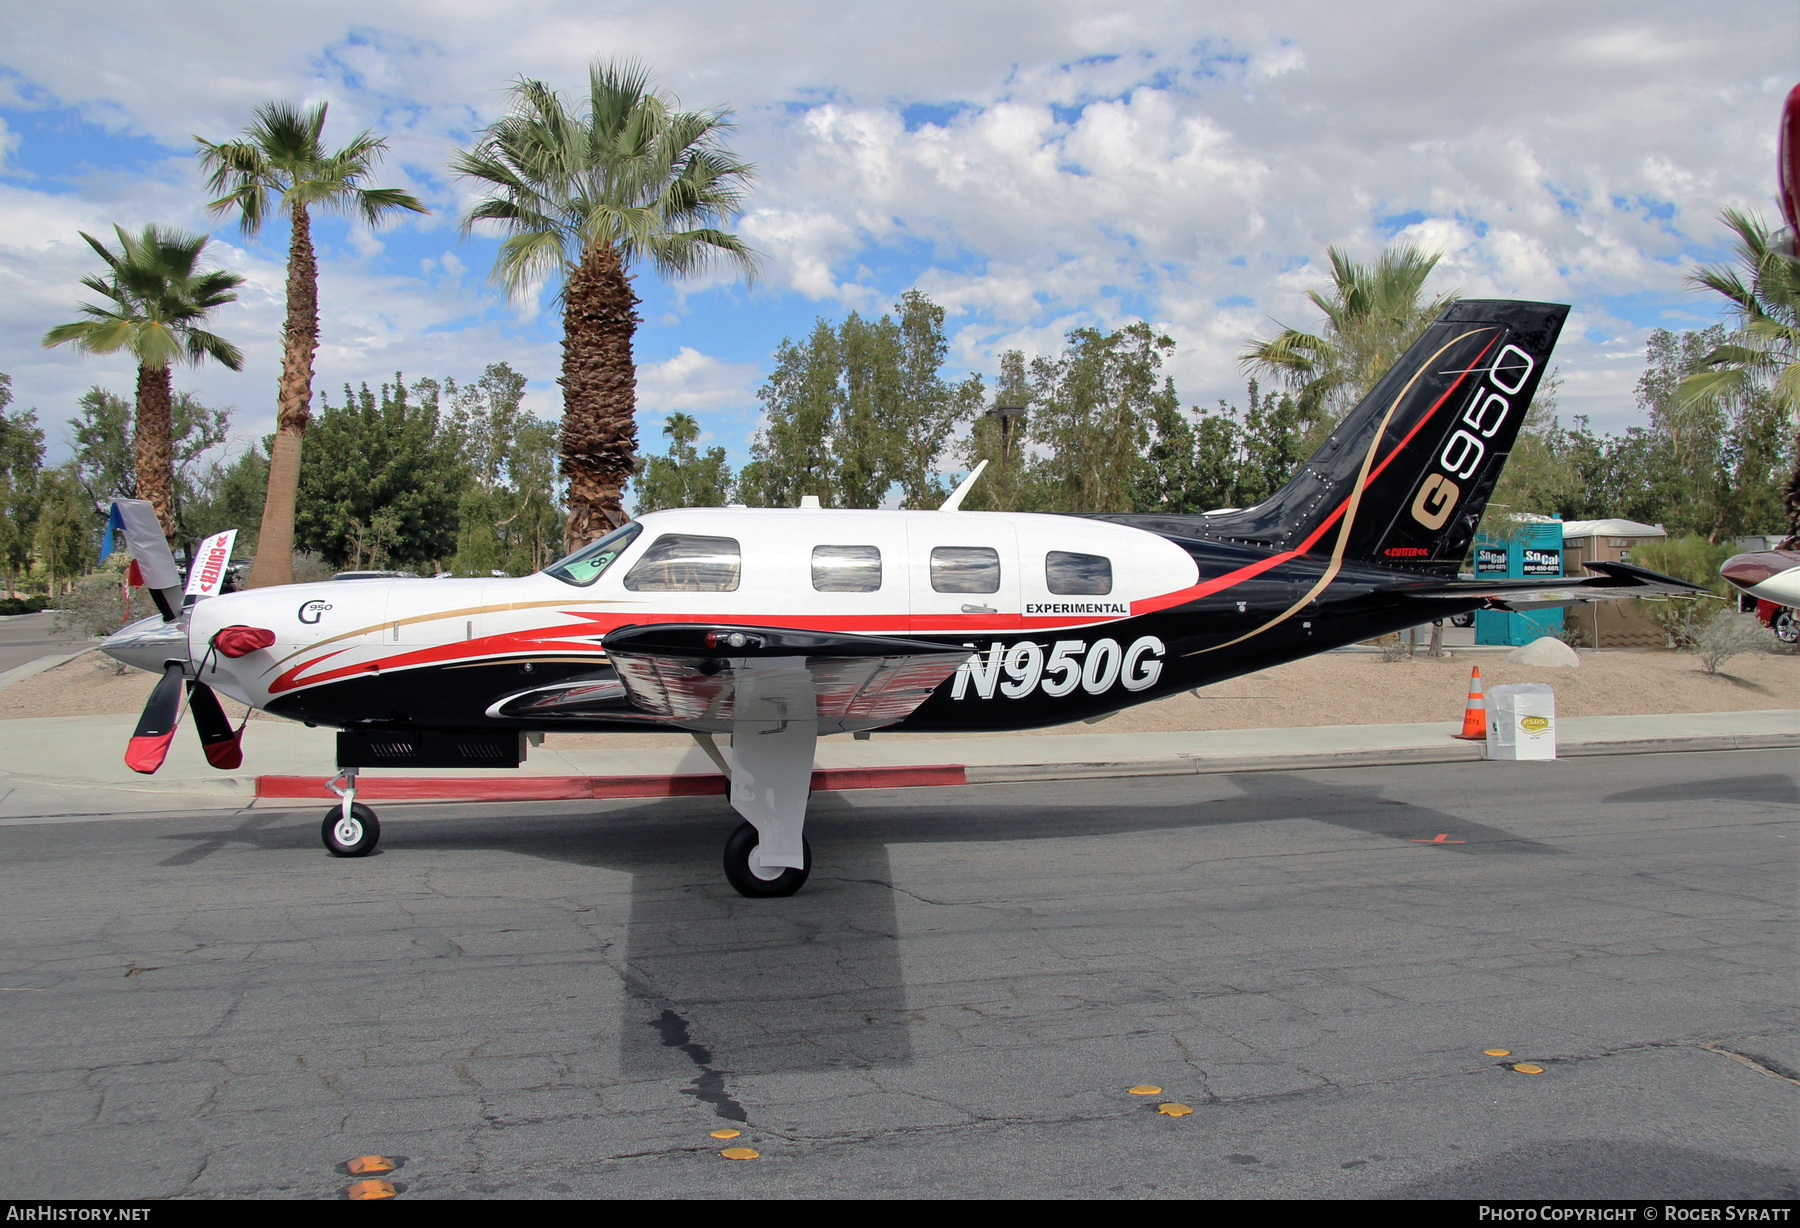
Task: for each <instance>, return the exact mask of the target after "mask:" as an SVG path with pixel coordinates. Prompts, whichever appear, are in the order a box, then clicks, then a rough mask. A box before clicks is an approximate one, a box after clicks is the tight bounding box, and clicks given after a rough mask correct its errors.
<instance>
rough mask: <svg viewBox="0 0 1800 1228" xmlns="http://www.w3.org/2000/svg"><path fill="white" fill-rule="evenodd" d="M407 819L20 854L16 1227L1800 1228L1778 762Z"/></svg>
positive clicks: (69, 831) (46, 828)
mask: <svg viewBox="0 0 1800 1228" xmlns="http://www.w3.org/2000/svg"><path fill="white" fill-rule="evenodd" d="M110 753H111V752H110V751H108V754H110ZM382 815H383V819H384V826H385V832H384V835H383V840H382V844H381V847H380V849H379V851H378V853H377V854H376V855H375V856H372V857H369V858H366V859H362V860H354V861H340V860H333V859H332V858H330V857H329V856H328V855H327V854H326V853H325V851H324V850H323V848H322V847H321V846H320V842H319V825H320V820H321V817H322V807H319V806H316V805H315V806H309V807H307V808H305V809H303V810H295V811H272V810H264V809H260V808H259V809H256V810H254V811H249V810H246V811H241V812H236V813H233V812H230V811H224V810H211V811H193V812H189V813H182V814H174V815H154V814H145V815H138V816H134V817H131V818H128V819H115V818H108V817H96V816H86V817H82V818H63V819H56V818H45V819H42V820H14V821H13V822H12V823H11V824H10V825H8V826H6V827H5V828H4V829H0V867H3V869H0V873H3V875H4V879H3V881H4V882H5V883H6V889H5V893H4V896H3V897H0V898H3V899H4V916H5V919H6V924H5V925H4V927H0V1011H4V1012H5V1017H4V1024H3V1026H4V1035H5V1037H6V1044H5V1045H4V1046H0V1194H3V1195H4V1196H6V1197H12V1198H21V1197H24V1198H30V1197H55V1196H64V1197H75V1196H115V1197H147V1196H184V1195H185V1196H196V1197H209V1196H230V1195H265V1196H280V1197H313V1198H324V1197H334V1196H338V1195H339V1192H340V1191H341V1190H343V1189H344V1187H345V1186H346V1185H347V1184H348V1183H349V1181H350V1180H351V1178H350V1177H348V1176H347V1175H346V1174H345V1173H344V1171H343V1170H342V1168H341V1165H342V1164H343V1162H344V1161H346V1160H348V1159H350V1158H351V1157H354V1156H359V1155H363V1154H365V1153H382V1154H386V1155H390V1156H396V1157H400V1158H402V1159H403V1160H404V1163H403V1165H402V1167H401V1168H400V1170H399V1171H398V1172H397V1173H395V1174H394V1180H395V1181H396V1182H397V1183H398V1184H399V1185H400V1186H401V1187H402V1194H401V1197H402V1198H403V1199H407V1200H412V1199H417V1198H428V1197H433V1196H456V1195H461V1196H468V1195H490V1196H513V1197H517V1196H568V1195H595V1196H609V1197H610V1196H675V1195H678V1196H718V1197H745V1196H750V1197H769V1196H782V1195H800V1196H833V1195H844V1196H853V1195H866V1196H937V1195H958V1196H1092V1197H1119V1198H1134V1197H1174V1196H1226V1197H1230V1196H1252V1195H1270V1196H1281V1195H1296V1196H1319V1197H1362V1196H1371V1197H1380V1196H1389V1197H1394V1196H1398V1197H1406V1196H1438V1195H1451V1196H1490V1197H1530V1198H1558V1197H1594V1198H1612V1197H1628V1198H1664V1197H1732V1196H1761V1197H1784V1198H1794V1197H1796V1196H1797V1195H1800V1175H1797V1173H1796V1169H1797V1168H1800V1164H1797V1162H1796V1155H1797V1154H1800V1147H1797V1145H1796V1144H1797V1143H1800V1083H1796V1081H1795V1080H1796V1079H1797V1078H1800V1037H1797V1036H1796V1022H1795V1005H1796V996H1797V993H1800V991H1797V988H1796V987H1797V985H1800V979H1797V978H1796V967H1795V964H1796V952H1795V946H1794V942H1793V933H1794V929H1793V926H1794V919H1795V903H1796V899H1795V895H1796V882H1797V881H1800V879H1797V877H1796V873H1795V871H1796V865H1795V860H1796V859H1795V855H1794V854H1795V844H1796V842H1800V831H1797V829H1800V824H1797V823H1796V818H1797V817H1800V764H1797V763H1796V756H1795V754H1794V752H1793V751H1792V750H1761V751H1733V752H1704V753H1689V754H1638V755H1625V756H1601V757H1589V758H1576V759H1568V760H1563V761H1560V762H1555V763H1535V764H1533V763H1526V764H1519V763H1499V762H1462V763H1443V764H1425V765H1416V766H1385V767H1360V768H1340V769H1334V770H1312V771H1262V772H1246V773H1238V774H1233V773H1230V772H1224V773H1215V774H1206V775H1193V774H1190V775H1181V776H1146V777H1135V778H1127V779H1107V780H1066V781H1055V782H1042V783H1010V784H1005V785H983V786H967V787H963V788H942V789H930V790H911V791H900V790H890V791H868V792H863V793H834V794H829V795H821V796H819V797H817V798H815V802H814V809H813V817H812V819H811V821H810V822H809V836H810V839H811V842H812V845H813V849H814V857H815V863H814V870H813V874H812V879H811V881H810V882H809V883H808V885H807V887H806V888H805V890H804V891H803V892H802V893H801V894H800V895H798V896H795V897H792V898H790V899H785V900H765V901H750V900H745V899H742V898H740V897H739V896H737V895H736V894H735V893H734V892H732V891H731V889H730V888H729V887H728V886H727V885H726V884H725V882H724V880H723V877H722V875H721V872H720V864H719V857H720V848H721V845H722V843H723V840H724V838H725V835H726V834H727V832H728V831H729V830H730V829H731V827H732V825H733V823H734V821H735V820H734V819H733V818H732V817H731V816H730V814H729V812H728V811H727V810H726V808H725V805H724V803H723V800H722V799H718V798H698V799H668V800H656V801H629V802H625V801H618V802H591V803H583V804H579V805H577V804H571V803H539V804H515V805H509V806H502V807H496V806H492V805H488V806H474V805H430V806H411V807H392V808H387V809H384V810H383V811H382ZM1488 1049H1504V1050H1509V1051H1510V1052H1509V1053H1507V1054H1505V1055H1498V1056H1490V1055H1488V1054H1486V1053H1484V1050H1488ZM1521 1062H1528V1063H1532V1064H1534V1065H1536V1066H1539V1067H1541V1068H1542V1073H1541V1074H1529V1073H1522V1072H1520V1071H1518V1070H1515V1069H1513V1065H1514V1064H1516V1063H1521ZM1134 1086H1155V1087H1158V1088H1160V1089H1161V1090H1160V1092H1157V1093H1154V1094H1148V1095H1133V1094H1131V1093H1130V1092H1129V1091H1128V1090H1127V1089H1129V1088H1132V1087H1134ZM1172 1103H1179V1104H1185V1105H1188V1106H1191V1108H1192V1110H1193V1111H1192V1112H1191V1113H1189V1114H1186V1115H1181V1116H1169V1115H1164V1114H1161V1113H1159V1112H1158V1111H1157V1110H1158V1106H1160V1105H1164V1104H1172ZM723 1129H736V1130H738V1131H740V1132H741V1134H740V1136H739V1137H738V1138H736V1139H732V1140H729V1142H724V1141H719V1140H716V1139H714V1138H713V1137H712V1136H711V1132H712V1131H716V1130H723ZM732 1143H736V1144H740V1145H748V1146H749V1147H750V1148H751V1149H753V1150H755V1151H756V1152H758V1153H759V1155H758V1157H757V1158H755V1159H751V1160H744V1161H732V1160H728V1159H724V1158H722V1157H721V1156H720V1154H719V1152H720V1150H721V1149H722V1148H724V1147H726V1146H728V1145H730V1144H732Z"/></svg>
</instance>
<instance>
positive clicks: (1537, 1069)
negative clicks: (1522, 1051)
mask: <svg viewBox="0 0 1800 1228" xmlns="http://www.w3.org/2000/svg"><path fill="white" fill-rule="evenodd" d="M1513 1069H1514V1070H1516V1071H1518V1072H1519V1073H1520V1074H1543V1073H1544V1068H1543V1067H1542V1066H1534V1065H1532V1064H1531V1063H1530V1062H1518V1063H1515V1064H1514V1066H1513Z"/></svg>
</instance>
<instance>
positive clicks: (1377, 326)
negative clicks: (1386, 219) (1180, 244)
mask: <svg viewBox="0 0 1800 1228" xmlns="http://www.w3.org/2000/svg"><path fill="white" fill-rule="evenodd" d="M1327 253H1328V254H1329V255H1330V257H1331V291H1330V293H1329V294H1320V293H1319V292H1318V291H1317V290H1309V291H1307V297H1308V298H1310V299H1311V300H1312V301H1313V304H1314V305H1315V306H1316V307H1318V309H1319V310H1320V311H1322V312H1324V313H1325V328H1324V331H1323V333H1322V334H1315V333H1303V332H1301V331H1300V330H1298V329H1295V328H1284V329H1282V331H1281V332H1280V333H1279V334H1277V335H1276V336H1275V337H1273V338H1271V339H1270V340H1268V341H1257V340H1254V339H1253V340H1252V341H1251V342H1250V348H1249V349H1247V350H1245V351H1244V352H1243V353H1242V354H1239V355H1238V362H1239V364H1240V365H1241V366H1242V367H1243V368H1244V369H1245V370H1246V371H1250V372H1252V373H1256V374H1263V375H1268V376H1271V377H1273V378H1275V379H1278V380H1280V381H1281V382H1282V383H1284V384H1286V385H1287V386H1288V387H1289V388H1290V389H1292V390H1293V392H1294V394H1295V400H1296V401H1297V402H1298V404H1299V407H1300V409H1301V411H1302V413H1303V414H1304V415H1305V416H1306V417H1307V418H1322V419H1323V420H1324V423H1325V425H1327V426H1330V425H1335V424H1336V423H1337V420H1338V419H1340V418H1342V417H1343V416H1344V414H1346V413H1347V412H1349V410H1350V409H1351V407H1353V406H1354V405H1355V404H1356V403H1357V402H1358V401H1360V400H1361V399H1362V398H1363V397H1364V396H1366V395H1367V394H1368V391H1369V389H1371V388H1373V387H1374V386H1375V382H1376V381H1377V380H1379V379H1380V378H1381V377H1382V376H1383V375H1384V374H1386V373H1387V370H1388V368H1389V367H1391V366H1393V365H1394V363H1395V362H1397V361H1398V360H1399V358H1400V355H1402V354H1404V353H1405V352H1406V348H1407V347H1408V346H1410V345H1411V344H1412V343H1413V342H1414V341H1416V340H1418V337H1419V334H1420V333H1422V332H1424V331H1425V326H1426V325H1427V324H1430V323H1431V322H1432V321H1433V320H1435V319H1436V318H1437V317H1438V314H1439V313H1440V312H1442V311H1443V310H1444V308H1445V307H1447V306H1449V305H1450V304H1451V303H1453V302H1455V301H1456V299H1457V297H1458V294H1457V292H1456V291H1454V290H1452V291H1450V292H1448V293H1445V294H1440V295H1438V296H1436V297H1435V298H1432V299H1429V300H1423V301H1422V300H1421V298H1420V295H1421V294H1422V293H1423V291H1424V287H1425V279H1426V278H1427V277H1429V276H1430V275H1431V270H1432V269H1434V268H1435V267H1437V262H1438V261H1439V260H1440V259H1442V258H1443V256H1442V253H1440V252H1432V253H1427V252H1425V251H1422V250H1420V249H1419V248H1417V247H1415V246H1413V245H1412V244H1410V243H1404V244H1396V245H1394V246H1390V247H1388V248H1386V249H1385V250H1383V251H1382V253H1381V256H1380V257H1379V258H1378V259H1377V260H1376V261H1375V263H1374V264H1373V265H1365V264H1357V263H1355V262H1354V261H1352V260H1351V259H1350V257H1349V256H1348V255H1346V254H1345V253H1344V252H1342V251H1339V250H1338V249H1337V248H1335V247H1333V248H1328V249H1327Z"/></svg>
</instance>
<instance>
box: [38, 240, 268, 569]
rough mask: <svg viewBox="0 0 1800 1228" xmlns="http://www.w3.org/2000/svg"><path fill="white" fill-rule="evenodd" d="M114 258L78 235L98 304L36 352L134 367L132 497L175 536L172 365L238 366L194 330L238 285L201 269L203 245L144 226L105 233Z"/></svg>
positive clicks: (229, 348)
mask: <svg viewBox="0 0 1800 1228" xmlns="http://www.w3.org/2000/svg"><path fill="white" fill-rule="evenodd" d="M113 230H114V232H115V233H117V235H118V236H119V250H118V252H116V253H115V252H113V251H111V250H110V249H108V248H107V246H106V245H105V244H104V243H102V242H100V240H98V239H96V238H94V236H92V235H90V234H87V233H85V232H83V233H82V235H81V237H82V238H83V239H86V240H87V243H88V246H89V247H91V248H93V249H94V250H95V251H96V252H98V253H99V255H100V258H101V259H102V260H104V261H105V262H106V265H107V269H108V273H109V275H108V276H106V277H104V278H102V277H93V276H89V277H84V278H82V279H81V284H82V285H84V286H86V287H87V288H88V289H90V290H92V291H94V293H96V294H98V295H100V296H101V297H102V298H104V299H106V300H107V302H106V303H105V304H104V305H100V304H94V303H84V304H82V306H81V313H82V314H83V315H85V316H87V317H88V318H87V319H85V320H81V321H78V322H76V323H73V324H60V325H58V326H57V327H55V328H53V329H51V330H50V331H49V332H47V333H45V334H44V345H45V346H58V345H62V344H64V343H65V342H71V343H73V344H74V345H75V346H76V347H77V348H78V349H81V350H84V351H86V352H87V353H90V354H115V353H118V352H119V351H121V350H123V351H125V352H126V353H129V354H130V355H131V356H132V357H133V358H135V359H137V364H138V376H137V424H136V430H135V431H134V432H133V441H134V448H135V452H136V456H135V469H136V473H137V490H138V492H139V495H140V497H142V498H145V499H148V500H149V501H150V503H151V504H152V505H153V506H154V507H155V508H156V515H157V518H158V519H159V520H161V521H162V527H163V534H164V536H166V537H167V538H168V539H169V541H170V543H171V544H173V543H174V541H175V538H176V531H177V525H176V516H175V458H174V455H173V446H174V445H173V436H172V433H171V432H172V429H173V428H172V421H171V417H172V414H173V411H174V401H175V397H174V379H173V375H172V374H171V371H170V368H171V366H173V364H175V363H177V362H183V361H185V362H192V363H199V362H200V361H201V360H202V359H205V358H211V359H213V360H214V361H216V362H220V363H223V364H224V365H225V366H227V367H229V368H231V369H232V370H233V371H236V370H238V369H239V368H241V367H242V366H243V363H244V356H243V352H242V351H240V350H239V349H238V348H237V346H235V345H233V344H231V342H229V341H227V340H225V339H224V338H223V337H220V336H218V335H217V334H215V333H211V332H208V331H207V330H206V329H205V328H203V327H202V325H203V324H205V323H206V320H207V317H208V316H209V315H211V314H212V312H213V311H214V310H215V309H216V308H219V307H222V306H224V305H225V304H226V303H231V302H235V301H237V294H236V292H235V290H234V287H236V286H240V285H242V284H243V281H244V279H243V278H242V277H240V276H238V275H237V274H236V273H231V272H227V271H226V270H224V269H208V268H206V267H204V266H203V264H202V262H201V255H202V253H203V252H204V251H205V250H206V245H207V243H208V241H209V240H208V239H207V237H206V236H205V235H189V234H183V233H182V232H180V231H178V230H164V229H163V228H161V227H158V226H146V227H144V230H143V233H142V234H139V235H135V236H134V235H130V234H127V233H126V231H125V228H124V227H122V226H114V227H113Z"/></svg>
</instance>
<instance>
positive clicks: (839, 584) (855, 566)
mask: <svg viewBox="0 0 1800 1228" xmlns="http://www.w3.org/2000/svg"><path fill="white" fill-rule="evenodd" d="M812 582H813V588H815V589H817V590H818V591H819V592H821V593H873V592H875V591H876V590H878V589H879V588H880V587H881V547H879V546H814V547H813V552H812Z"/></svg>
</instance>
